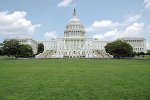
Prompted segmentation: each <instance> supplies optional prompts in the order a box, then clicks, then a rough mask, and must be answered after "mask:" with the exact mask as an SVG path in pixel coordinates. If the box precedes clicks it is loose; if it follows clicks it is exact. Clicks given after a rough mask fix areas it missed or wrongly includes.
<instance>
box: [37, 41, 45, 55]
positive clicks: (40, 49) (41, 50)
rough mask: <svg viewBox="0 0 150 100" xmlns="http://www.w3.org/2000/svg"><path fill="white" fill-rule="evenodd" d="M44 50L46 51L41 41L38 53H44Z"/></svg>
mask: <svg viewBox="0 0 150 100" xmlns="http://www.w3.org/2000/svg"><path fill="white" fill-rule="evenodd" d="M43 51H44V45H43V44H42V43H39V44H38V51H37V53H38V54H39V53H42V52H43Z"/></svg>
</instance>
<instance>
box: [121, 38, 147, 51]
mask: <svg viewBox="0 0 150 100" xmlns="http://www.w3.org/2000/svg"><path fill="white" fill-rule="evenodd" d="M122 40H123V41H125V42H127V43H129V44H130V45H131V46H132V48H133V51H134V52H146V40H145V39H144V38H137V37H136V38H131V37H124V38H122Z"/></svg>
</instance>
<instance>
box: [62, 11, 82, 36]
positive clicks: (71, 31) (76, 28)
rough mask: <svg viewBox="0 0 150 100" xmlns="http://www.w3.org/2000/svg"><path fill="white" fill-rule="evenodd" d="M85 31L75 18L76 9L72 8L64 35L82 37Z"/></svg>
mask: <svg viewBox="0 0 150 100" xmlns="http://www.w3.org/2000/svg"><path fill="white" fill-rule="evenodd" d="M84 35H85V31H84V26H83V25H82V23H81V21H80V20H79V19H78V18H77V13H76V9H74V12H73V16H72V18H71V19H70V20H69V23H68V24H67V26H66V30H65V32H64V37H84Z"/></svg>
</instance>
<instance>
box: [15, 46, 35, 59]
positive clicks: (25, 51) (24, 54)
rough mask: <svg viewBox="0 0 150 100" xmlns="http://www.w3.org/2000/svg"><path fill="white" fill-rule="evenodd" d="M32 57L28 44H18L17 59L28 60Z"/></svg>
mask: <svg viewBox="0 0 150 100" xmlns="http://www.w3.org/2000/svg"><path fill="white" fill-rule="evenodd" d="M32 56H33V51H32V47H31V46H30V45H28V44H20V45H19V49H18V57H21V58H28V57H32Z"/></svg>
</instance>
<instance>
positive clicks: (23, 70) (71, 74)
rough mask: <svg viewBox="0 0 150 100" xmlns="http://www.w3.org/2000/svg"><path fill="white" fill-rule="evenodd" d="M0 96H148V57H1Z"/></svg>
mask: <svg viewBox="0 0 150 100" xmlns="http://www.w3.org/2000/svg"><path fill="white" fill-rule="evenodd" d="M0 100H150V60H127V59H124V60H115V59H43V60H41V59H31V60H0Z"/></svg>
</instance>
